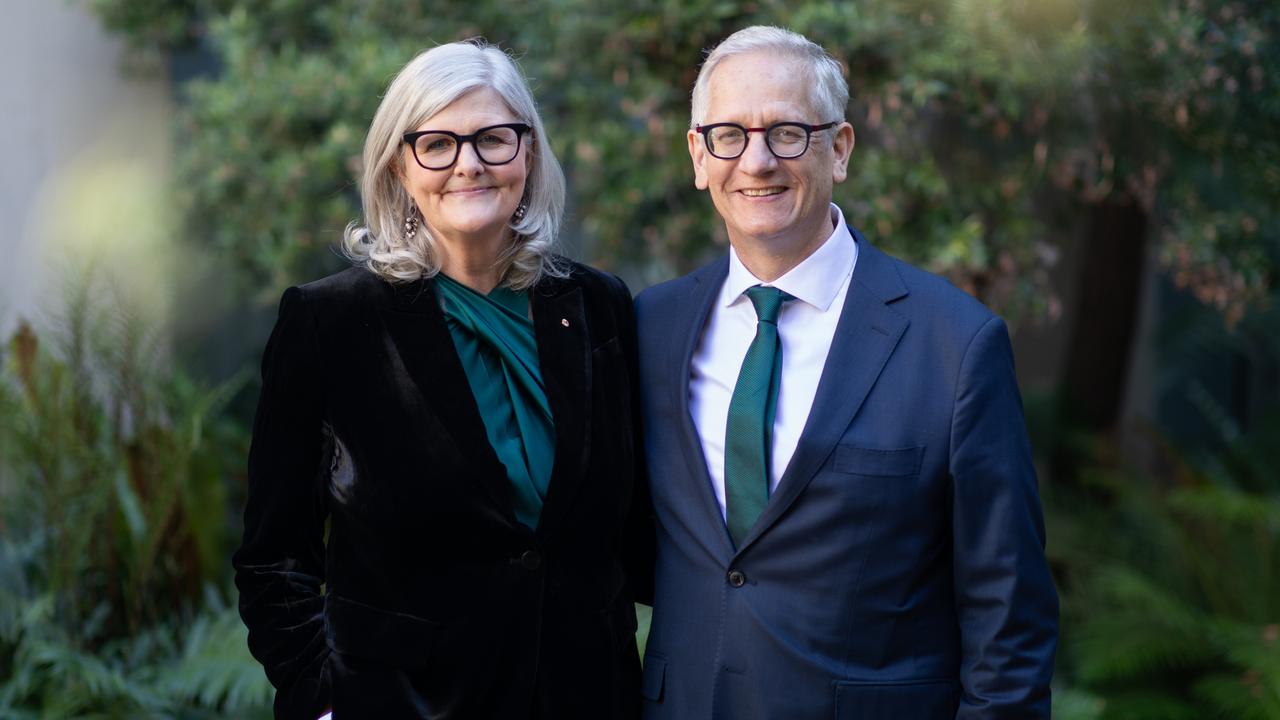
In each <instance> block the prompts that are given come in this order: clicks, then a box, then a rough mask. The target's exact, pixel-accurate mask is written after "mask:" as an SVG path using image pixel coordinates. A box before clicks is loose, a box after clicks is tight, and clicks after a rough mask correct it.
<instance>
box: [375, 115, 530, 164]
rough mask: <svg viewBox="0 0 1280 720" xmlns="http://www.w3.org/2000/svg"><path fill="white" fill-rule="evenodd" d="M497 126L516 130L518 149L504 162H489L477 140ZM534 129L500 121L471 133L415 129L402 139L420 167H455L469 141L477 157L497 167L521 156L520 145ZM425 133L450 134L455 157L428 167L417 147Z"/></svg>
mask: <svg viewBox="0 0 1280 720" xmlns="http://www.w3.org/2000/svg"><path fill="white" fill-rule="evenodd" d="M497 128H510V129H512V130H515V131H516V151H515V152H514V153H512V155H511V157H510V158H509V159H507V160H503V161H502V162H489V161H488V160H485V159H484V156H483V155H481V154H480V145H479V144H478V143H477V140H478V139H479V138H480V136H481V135H483V134H485V133H486V132H489V131H490V130H495V129H497ZM532 130H533V126H532V125H530V124H529V123H522V122H513V123H499V124H497V125H487V126H485V127H482V128H480V129H479V130H476V131H475V132H473V133H471V134H470V135H459V134H458V133H456V132H451V131H449V130H414V131H413V132H407V133H405V134H404V135H401V136H400V139H401V140H403V141H404V144H406V145H408V146H409V152H410V153H411V154H412V155H413V160H414V162H416V163H418V167H420V168H422V169H423V170H448V169H449V168H451V167H453V165H454V163H456V162H458V157H459V156H461V155H462V145H463V143H468V142H469V143H471V149H472V150H474V151H475V152H476V158H478V159H479V160H480V162H482V163H484V164H485V165H488V166H490V167H497V166H499V165H506V164H507V163H509V162H511V161H512V160H515V159H516V158H517V157H519V156H520V145H521V143H522V142H523V138H524V136H525V135H526V134H528V133H529V132H531V131H532ZM423 135H448V136H449V137H451V138H453V159H451V160H449V162H448V163H447V164H445V165H441V166H439V167H427V165H426V164H425V163H423V162H422V158H420V157H418V148H417V144H418V138H420V137H422V136H423Z"/></svg>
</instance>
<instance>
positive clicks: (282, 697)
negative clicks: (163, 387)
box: [232, 288, 331, 720]
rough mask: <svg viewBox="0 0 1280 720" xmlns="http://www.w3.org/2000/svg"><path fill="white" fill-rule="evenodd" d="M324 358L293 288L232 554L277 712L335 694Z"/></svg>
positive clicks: (267, 369) (297, 713)
mask: <svg viewBox="0 0 1280 720" xmlns="http://www.w3.org/2000/svg"><path fill="white" fill-rule="evenodd" d="M319 357H320V356H319V353H318V343H317V338H316V324H315V321H314V318H313V317H312V315H311V311H310V308H309V307H308V305H307V302H306V296H305V294H304V292H303V291H302V290H301V289H299V288H290V289H288V290H287V291H285V293H284V296H283V297H282V298H281V301H280V311H279V317H278V319H277V320H276V325H275V329H274V330H273V331H272V333H271V338H270V339H269V340H268V341H267V348H266V351H265V353H264V355H263V359H262V391H261V395H260V396H259V399H258V409H257V414H256V415H255V417H254V423H253V439H252V445H251V447H250V450H249V492H248V503H247V505H246V508H245V513H244V541H243V544H242V545H241V546H240V549H239V550H238V551H237V552H236V553H235V556H234V557H233V558H232V564H233V565H234V566H235V581H236V587H237V588H238V589H239V591H240V615H241V617H242V618H243V619H244V622H245V625H247V626H248V628H249V651H250V652H251V653H252V654H253V656H254V657H255V658H257V659H258V661H259V662H261V663H262V665H263V666H264V668H265V669H266V673H267V677H268V679H270V681H271V684H272V685H274V686H275V687H276V688H277V694H276V704H275V709H276V717H278V718H307V720H314V718H316V717H319V716H320V715H321V713H323V711H324V709H325V708H326V707H327V705H328V702H329V689H328V678H327V676H326V674H325V672H324V665H325V663H324V660H325V658H326V657H327V656H328V649H327V645H326V642H325V632H324V597H323V595H322V594H321V587H322V586H323V584H324V563H325V547H324V526H325V519H326V517H327V508H326V503H325V501H324V489H325V484H324V482H323V481H322V478H323V473H324V472H325V471H326V470H327V469H328V468H327V464H328V463H327V458H328V456H329V454H330V451H331V447H330V445H329V442H328V441H326V436H327V435H329V434H327V433H326V432H325V425H324V422H323V418H324V409H323V400H322V396H323V393H322V392H321V388H320V378H321V376H320V372H319V362H320V360H319Z"/></svg>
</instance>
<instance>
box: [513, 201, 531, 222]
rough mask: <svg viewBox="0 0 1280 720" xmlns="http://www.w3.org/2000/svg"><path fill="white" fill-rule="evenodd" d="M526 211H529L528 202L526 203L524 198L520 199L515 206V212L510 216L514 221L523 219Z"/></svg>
mask: <svg viewBox="0 0 1280 720" xmlns="http://www.w3.org/2000/svg"><path fill="white" fill-rule="evenodd" d="M527 212H529V204H528V203H526V202H525V201H524V200H521V201H520V204H519V205H517V206H516V212H515V214H514V215H512V216H511V217H512V218H513V219H514V220H515V221H516V222H520V221H521V220H523V219H524V216H525V213H527Z"/></svg>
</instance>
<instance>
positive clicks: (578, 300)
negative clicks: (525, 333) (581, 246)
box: [529, 278, 591, 537]
mask: <svg viewBox="0 0 1280 720" xmlns="http://www.w3.org/2000/svg"><path fill="white" fill-rule="evenodd" d="M529 301H530V307H531V312H532V313H533V328H534V334H535V335H536V337H537V339H538V365H539V369H540V371H541V373H542V383H543V386H544V387H545V388H546V392H547V403H548V404H549V405H550V406H551V417H552V421H553V422H554V424H555V430H556V449H555V461H554V463H553V465H552V470H551V483H550V485H549V486H548V488H547V497H546V499H545V501H544V502H543V506H542V516H541V517H540V518H539V520H538V528H537V534H538V536H539V537H545V536H546V535H547V533H548V532H550V531H551V530H553V529H554V528H555V526H556V523H557V521H558V520H559V518H560V517H562V516H563V515H564V513H565V511H566V510H567V509H568V508H569V507H570V506H571V505H572V501H573V498H574V496H575V495H576V494H577V491H578V488H579V487H580V486H581V485H582V481H583V478H585V477H586V462H587V457H588V452H589V448H590V447H591V437H590V435H591V426H590V424H589V423H588V422H587V419H588V418H590V417H591V394H590V393H589V392H588V390H589V388H590V387H591V345H590V338H589V337H588V335H587V318H586V311H585V308H584V305H583V296H582V287H581V286H579V285H578V284H577V283H575V282H574V281H573V280H572V279H569V280H562V279H555V278H552V279H549V280H547V281H544V282H543V283H541V284H539V285H538V287H536V288H534V290H533V291H531V292H530V293H529Z"/></svg>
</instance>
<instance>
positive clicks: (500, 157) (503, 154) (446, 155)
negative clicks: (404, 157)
mask: <svg viewBox="0 0 1280 720" xmlns="http://www.w3.org/2000/svg"><path fill="white" fill-rule="evenodd" d="M532 129H533V128H532V127H530V126H529V125H527V124H526V123H505V124H503V125H490V126H489V127H483V128H480V129H479V130H477V131H475V132H473V133H471V134H470V135H459V134H458V133H454V132H449V131H448V130H419V131H417V132H407V133H405V134H404V141H405V143H407V144H408V145H409V147H411V148H413V159H414V160H417V161H418V164H419V165H421V166H422V169H424V170H446V169H448V168H449V167H452V166H453V164H454V163H455V162H457V161H458V153H459V151H461V149H462V143H466V142H469V143H471V147H472V148H474V149H475V151H476V157H479V158H480V161H481V162H483V163H484V164H485V165H506V164H507V163H509V162H511V161H512V160H515V159H516V155H519V154H520V139H521V138H522V137H524V134H525V133H527V132H529V131H530V130H532Z"/></svg>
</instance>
